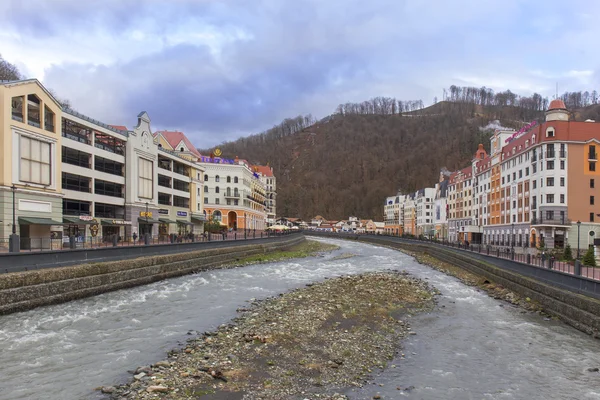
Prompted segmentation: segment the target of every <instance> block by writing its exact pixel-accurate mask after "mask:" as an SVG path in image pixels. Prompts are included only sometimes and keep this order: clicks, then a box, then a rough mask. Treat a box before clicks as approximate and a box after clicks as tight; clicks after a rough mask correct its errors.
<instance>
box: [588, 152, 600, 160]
mask: <svg viewBox="0 0 600 400" xmlns="http://www.w3.org/2000/svg"><path fill="white" fill-rule="evenodd" d="M597 159H598V153H596V152H595V151H594V152H592V151H590V152H589V153H588V160H597Z"/></svg>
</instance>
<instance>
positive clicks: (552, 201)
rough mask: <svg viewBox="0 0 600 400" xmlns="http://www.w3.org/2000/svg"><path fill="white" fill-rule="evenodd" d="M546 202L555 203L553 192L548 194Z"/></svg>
mask: <svg viewBox="0 0 600 400" xmlns="http://www.w3.org/2000/svg"><path fill="white" fill-rule="evenodd" d="M546 203H554V195H553V194H547V195H546Z"/></svg>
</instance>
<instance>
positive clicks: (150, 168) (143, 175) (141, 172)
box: [138, 157, 154, 199]
mask: <svg viewBox="0 0 600 400" xmlns="http://www.w3.org/2000/svg"><path fill="white" fill-rule="evenodd" d="M153 174H154V165H152V161H150V160H146V159H145V158H141V157H140V158H138V197H140V198H143V199H152V198H153V195H154V185H153V183H154V182H153Z"/></svg>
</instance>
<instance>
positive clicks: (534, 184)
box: [533, 181, 537, 189]
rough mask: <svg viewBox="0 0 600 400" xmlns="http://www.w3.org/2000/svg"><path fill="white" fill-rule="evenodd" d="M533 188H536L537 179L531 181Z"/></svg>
mask: <svg viewBox="0 0 600 400" xmlns="http://www.w3.org/2000/svg"><path fill="white" fill-rule="evenodd" d="M533 188H534V189H535V188H537V181H533Z"/></svg>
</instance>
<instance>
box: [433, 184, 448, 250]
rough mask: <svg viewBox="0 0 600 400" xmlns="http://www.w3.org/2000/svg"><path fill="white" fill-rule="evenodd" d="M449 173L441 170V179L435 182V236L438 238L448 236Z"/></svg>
mask: <svg viewBox="0 0 600 400" xmlns="http://www.w3.org/2000/svg"><path fill="white" fill-rule="evenodd" d="M448 177H449V176H448V175H446V174H444V172H440V180H439V182H438V183H436V184H435V197H434V200H433V211H434V216H433V221H434V229H435V233H434V237H435V238H436V239H438V240H441V239H446V238H447V237H448V218H447V211H448V198H447V197H446V196H447V192H448V182H449V180H448Z"/></svg>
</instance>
